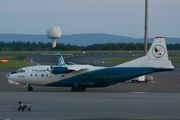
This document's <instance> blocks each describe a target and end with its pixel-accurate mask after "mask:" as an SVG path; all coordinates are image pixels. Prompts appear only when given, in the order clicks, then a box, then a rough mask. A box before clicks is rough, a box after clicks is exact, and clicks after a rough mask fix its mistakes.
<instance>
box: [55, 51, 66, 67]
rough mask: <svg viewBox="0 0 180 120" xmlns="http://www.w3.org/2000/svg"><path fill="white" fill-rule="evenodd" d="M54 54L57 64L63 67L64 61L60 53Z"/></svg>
mask: <svg viewBox="0 0 180 120" xmlns="http://www.w3.org/2000/svg"><path fill="white" fill-rule="evenodd" d="M56 56H57V57H58V66H61V67H64V66H65V64H66V63H65V61H64V58H63V56H62V55H61V54H56Z"/></svg>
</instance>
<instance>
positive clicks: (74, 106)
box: [0, 53, 180, 120]
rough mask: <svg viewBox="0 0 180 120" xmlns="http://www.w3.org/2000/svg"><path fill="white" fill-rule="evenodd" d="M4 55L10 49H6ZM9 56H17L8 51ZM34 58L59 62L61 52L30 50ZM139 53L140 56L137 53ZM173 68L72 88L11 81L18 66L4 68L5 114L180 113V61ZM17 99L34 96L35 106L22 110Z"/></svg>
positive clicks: (26, 118) (0, 114) (113, 117)
mask: <svg viewBox="0 0 180 120" xmlns="http://www.w3.org/2000/svg"><path fill="white" fill-rule="evenodd" d="M4 56H5V55H4ZM7 56H13V54H11V55H10V54H8V55H7ZM26 56H27V60H30V59H33V61H34V64H36V63H39V64H42V65H44V64H46V65H47V64H49V65H51V64H57V59H56V56H50V55H49V56H43V55H39V54H32V55H26ZM119 56H122V57H123V56H126V55H122V54H109V53H107V54H92V55H88V54H87V55H84V54H77V55H73V56H66V57H65V58H64V59H65V61H66V63H69V62H74V63H77V64H91V65H98V66H113V65H116V64H119V63H113V64H112V63H103V60H104V59H106V58H112V57H119ZM137 56H141V55H139V54H137ZM173 65H174V66H175V70H174V71H171V72H160V73H153V74H151V75H153V77H154V80H153V81H151V82H148V83H119V84H116V85H113V86H109V87H106V88H87V90H86V91H85V92H71V89H70V88H64V87H42V86H33V88H34V90H33V91H32V92H28V91H27V89H26V87H25V86H24V85H10V84H8V82H7V80H6V78H5V75H6V74H7V73H9V72H11V71H14V70H15V69H1V70H0V96H1V97H0V98H1V99H0V120H32V119H34V120H36V119H37V120H39V119H44V120H49V119H51V120H52V119H53V120H122V119H123V120H124V119H125V120H131V119H133V120H137V119H144V120H146V119H155V120H156V119H167V120H169V119H173V120H174V119H180V114H179V111H180V102H179V101H180V80H179V78H180V63H174V64H173ZM18 101H24V102H31V106H32V110H31V111H30V112H29V111H27V110H25V111H24V112H23V111H18Z"/></svg>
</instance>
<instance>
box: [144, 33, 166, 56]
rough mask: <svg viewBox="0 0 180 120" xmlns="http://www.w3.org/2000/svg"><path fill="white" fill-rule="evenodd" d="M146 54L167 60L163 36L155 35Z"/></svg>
mask: <svg viewBox="0 0 180 120" xmlns="http://www.w3.org/2000/svg"><path fill="white" fill-rule="evenodd" d="M147 56H148V57H149V59H153V60H169V57H168V52H167V47H166V41H165V38H164V37H159V36H157V37H156V38H155V40H154V42H153V43H152V45H151V47H150V49H149V51H148V53H147Z"/></svg>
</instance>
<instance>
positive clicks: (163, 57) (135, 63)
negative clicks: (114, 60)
mask: <svg viewBox="0 0 180 120" xmlns="http://www.w3.org/2000/svg"><path fill="white" fill-rule="evenodd" d="M116 67H153V68H158V69H174V66H173V65H172V63H171V61H170V60H169V57H168V51H167V47H166V41H165V38H164V37H156V38H155V40H154V41H153V43H152V45H151V47H150V49H149V51H148V53H147V55H146V56H144V57H141V58H138V59H135V60H132V61H129V62H126V63H123V64H120V65H117V66H116Z"/></svg>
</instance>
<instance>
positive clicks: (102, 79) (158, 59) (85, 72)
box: [7, 37, 174, 91]
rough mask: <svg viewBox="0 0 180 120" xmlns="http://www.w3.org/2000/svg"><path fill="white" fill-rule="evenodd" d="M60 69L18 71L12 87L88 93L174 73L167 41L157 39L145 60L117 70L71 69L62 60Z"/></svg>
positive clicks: (11, 78)
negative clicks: (23, 86)
mask: <svg viewBox="0 0 180 120" xmlns="http://www.w3.org/2000/svg"><path fill="white" fill-rule="evenodd" d="M58 61H59V65H58V66H50V65H42V66H30V67H24V68H20V69H18V70H17V71H16V72H11V73H9V74H7V79H8V82H9V83H11V84H19V83H20V84H27V85H28V86H29V87H28V90H29V91H32V87H31V86H30V85H39V86H56V87H72V91H85V89H86V88H88V87H106V86H110V85H113V84H116V83H119V82H124V81H126V80H129V79H132V78H135V77H139V76H142V75H146V74H149V73H153V72H161V71H172V70H174V67H173V65H172V63H171V61H170V60H169V58H168V52H167V48H166V44H165V39H164V38H163V37H156V38H155V40H154V42H153V44H152V46H151V48H150V49H149V51H148V53H147V55H146V56H144V57H140V58H138V59H135V60H132V61H129V62H126V63H123V64H120V65H117V66H114V67H100V66H92V65H67V64H65V62H64V59H63V58H62V56H61V58H60V59H58Z"/></svg>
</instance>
